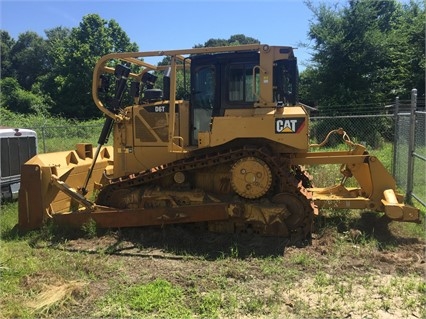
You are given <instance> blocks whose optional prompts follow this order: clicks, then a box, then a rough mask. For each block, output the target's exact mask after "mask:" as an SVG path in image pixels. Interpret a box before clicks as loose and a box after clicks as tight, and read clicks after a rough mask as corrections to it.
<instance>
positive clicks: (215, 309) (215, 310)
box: [198, 291, 222, 318]
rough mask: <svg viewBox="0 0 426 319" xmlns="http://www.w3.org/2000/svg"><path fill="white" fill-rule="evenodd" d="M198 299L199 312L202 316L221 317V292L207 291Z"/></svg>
mask: <svg viewBox="0 0 426 319" xmlns="http://www.w3.org/2000/svg"><path fill="white" fill-rule="evenodd" d="M198 300H199V302H198V312H199V314H200V315H201V317H202V318H219V310H220V308H221V305H222V298H221V296H220V292H218V291H211V292H207V293H205V294H202V295H201V297H199V298H198Z"/></svg>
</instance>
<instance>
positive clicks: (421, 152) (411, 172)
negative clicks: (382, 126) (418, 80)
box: [393, 89, 426, 206]
mask: <svg viewBox="0 0 426 319" xmlns="http://www.w3.org/2000/svg"><path fill="white" fill-rule="evenodd" d="M394 118H395V143H394V165H393V175H394V176H395V179H396V181H397V184H398V186H399V187H401V188H402V189H404V190H405V191H406V199H407V201H408V202H412V201H413V199H415V200H417V201H418V202H419V203H421V204H422V205H423V206H426V200H425V199H426V112H425V100H424V98H423V99H417V90H415V89H414V90H413V91H412V94H411V100H401V101H400V100H399V99H396V101H395V112H394Z"/></svg>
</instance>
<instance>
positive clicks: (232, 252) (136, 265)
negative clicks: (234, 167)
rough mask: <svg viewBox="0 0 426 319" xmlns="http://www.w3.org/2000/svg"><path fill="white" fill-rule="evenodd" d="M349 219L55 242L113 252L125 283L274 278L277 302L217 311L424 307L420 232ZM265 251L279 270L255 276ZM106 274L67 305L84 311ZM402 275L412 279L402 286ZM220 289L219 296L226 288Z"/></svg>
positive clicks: (242, 283)
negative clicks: (268, 229)
mask: <svg viewBox="0 0 426 319" xmlns="http://www.w3.org/2000/svg"><path fill="white" fill-rule="evenodd" d="M350 226H351V225H349V228H347V229H346V230H345V229H339V227H338V226H337V227H334V226H333V227H322V228H321V230H320V231H318V232H316V233H314V235H313V239H312V241H311V242H310V243H302V244H301V245H299V246H294V245H291V246H289V245H287V243H286V241H285V240H282V239H280V238H272V237H260V236H254V235H248V234H239V235H235V234H214V233H206V232H205V231H204V230H202V229H199V228H195V229H194V228H193V227H190V228H188V227H186V226H168V227H165V228H145V229H142V230H141V229H126V230H122V231H114V232H111V231H110V232H108V233H104V234H100V235H99V236H97V237H95V238H90V239H88V238H76V239H70V240H67V241H66V242H65V243H62V244H61V245H60V246H59V248H60V249H63V250H65V251H68V252H84V253H87V254H94V255H96V254H108V256H109V257H108V258H110V260H113V261H117V260H119V261H120V263H121V266H120V273H121V276H125V277H126V278H127V279H126V284H127V285H132V284H134V283H140V282H149V281H150V280H154V279H156V278H162V279H165V280H167V281H169V282H171V283H173V284H176V285H179V286H180V287H186V288H188V289H189V288H194V287H197V289H199V290H200V291H205V292H206V293H207V292H208V291H211V290H215V289H216V290H217V289H218V287H217V285H215V284H214V281H215V279H214V278H215V277H214V276H215V275H212V273H215V272H216V273H217V275H218V276H219V275H223V276H224V277H226V280H227V283H228V284H229V287H230V288H229V289H232V287H234V286H239V287H240V288H239V289H241V291H243V293H242V294H243V295H244V291H247V294H253V296H258V298H272V295H273V296H274V298H277V292H276V289H275V288H274V287H278V288H279V291H280V292H279V299H280V302H279V303H276V304H278V305H279V306H278V308H279V309H278V310H277V309H275V310H274V312H271V311H269V310H268V311H266V312H263V314H264V315H260V314H259V313H254V314H251V315H250V313H247V312H244V311H236V312H234V313H233V314H232V315H229V316H227V315H226V314H221V315H220V316H219V317H224V318H225V317H229V318H231V317H233V318H234V317H239V318H258V317H265V318H302V317H303V318H314V317H315V318H318V317H320V318H323V317H327V318H329V317H338V318H381V319H388V318H393V319H396V318H422V317H423V316H425V315H426V314H425V312H424V310H422V309H423V308H424V307H425V306H426V304H425V299H426V298H424V294H425V291H424V289H420V290H419V288H418V287H423V288H424V287H426V280H425V274H426V262H425V249H426V243H425V240H424V238H414V237H409V236H408V237H407V236H405V235H403V234H402V235H401V234H400V233H399V227H398V223H390V224H388V223H383V221H381V220H379V219H377V218H376V217H374V216H373V217H372V216H367V217H366V218H365V220H361V222H360V221H357V222H356V226H357V227H356V228H351V227H350ZM352 226H353V225H352ZM271 258H275V260H277V258H278V260H280V265H279V267H280V270H277V269H275V270H274V271H271V272H269V273H268V275H265V262H264V261H265V260H270V259H271ZM290 270H297V274H296V275H294V276H292V277H288V276H287V277H286V278H287V279H288V278H291V280H289V281H286V280H284V279H283V278H284V277H285V276H284V274H286V271H290ZM281 271H282V273H280V272H281ZM111 276H115V275H114V274H111V273H106V274H105V277H104V278H102V277H100V278H98V280H96V281H93V282H92V283H91V285H90V287H89V292H88V293H86V295H87V296H88V297H87V296H86V297H85V298H83V299H82V300H81V301H80V302H79V305H78V307H77V306H76V309H75V310H76V311H78V312H77V313H80V314H85V315H93V311H94V310H93V305H92V302H93V301H94V300H96V299H98V298H100V297H102V296H103V295H104V294H105V293H107V292H108V290H109V289H110V288H109V286H108V282H109V280H110V279H111ZM209 278H210V279H211V280H210V279H209ZM422 280H423V282H422ZM209 281H211V282H209ZM411 281H412V282H413V284H412V286H413V287H410V286H408V282H411ZM286 285H288V289H287V288H286ZM273 291H274V292H273ZM222 294H224V295H225V297H226V288H225V291H224V292H222ZM422 295H423V297H422ZM268 296H269V297H268ZM407 300H408V301H407ZM407 302H408V303H409V305H408V306H407ZM410 303H411V304H410ZM77 308H78V309H77Z"/></svg>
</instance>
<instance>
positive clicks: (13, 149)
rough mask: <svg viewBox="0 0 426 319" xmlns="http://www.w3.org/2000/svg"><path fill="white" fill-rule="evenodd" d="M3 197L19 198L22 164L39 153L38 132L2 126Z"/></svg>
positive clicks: (0, 180)
mask: <svg viewBox="0 0 426 319" xmlns="http://www.w3.org/2000/svg"><path fill="white" fill-rule="evenodd" d="M0 148H1V156H0V184H1V199H2V201H3V200H5V199H17V198H18V192H19V188H20V180H21V165H22V164H24V163H25V162H26V161H28V160H29V159H30V158H32V157H33V156H34V155H36V154H37V133H36V132H35V131H33V130H29V129H20V128H7V127H0Z"/></svg>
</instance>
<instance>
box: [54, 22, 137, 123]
mask: <svg viewBox="0 0 426 319" xmlns="http://www.w3.org/2000/svg"><path fill="white" fill-rule="evenodd" d="M60 49H61V50H62V51H63V52H61V54H60V55H59V56H57V57H56V58H55V60H56V63H57V64H58V68H57V70H56V71H55V72H56V74H55V76H54V85H55V86H56V87H57V90H56V92H55V93H54V94H53V95H52V99H53V100H54V101H55V106H54V107H53V108H52V111H53V113H55V114H61V115H64V116H66V117H69V118H86V119H87V118H94V117H99V116H100V115H101V113H100V111H99V110H98V109H97V108H96V107H95V106H94V103H93V100H92V94H91V91H92V72H93V69H94V66H95V64H96V62H97V60H98V59H99V58H100V57H101V56H103V55H105V54H107V53H111V52H121V51H137V50H138V47H137V45H136V44H135V43H131V42H130V40H129V38H128V37H127V35H126V34H125V32H124V31H123V30H122V29H121V28H120V27H119V25H118V24H117V22H115V21H114V20H110V21H106V20H104V19H102V18H101V17H100V16H99V15H97V14H89V15H86V16H84V17H83V20H82V22H81V23H80V25H79V26H78V27H77V28H73V29H72V30H71V33H70V35H69V36H68V37H67V38H66V39H65V40H64V43H63V46H62V45H61V46H60Z"/></svg>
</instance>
